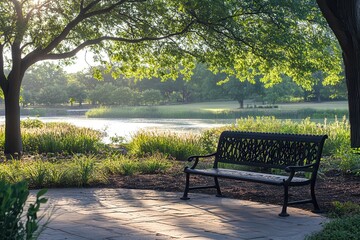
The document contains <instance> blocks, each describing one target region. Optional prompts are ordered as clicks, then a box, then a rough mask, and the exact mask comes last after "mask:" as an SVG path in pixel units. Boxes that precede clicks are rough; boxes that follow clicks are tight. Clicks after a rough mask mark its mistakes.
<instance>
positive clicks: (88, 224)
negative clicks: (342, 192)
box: [30, 188, 327, 240]
mask: <svg viewBox="0 0 360 240" xmlns="http://www.w3.org/2000/svg"><path fill="white" fill-rule="evenodd" d="M35 193H36V191H32V198H30V201H31V200H33V199H34V195H35ZM181 195H182V193H170V192H158V191H151V190H132V189H96V188H80V189H79V188H77V189H50V190H49V191H48V193H47V194H46V196H47V198H49V203H48V204H47V207H48V208H50V209H53V213H52V214H51V216H50V222H49V223H48V225H47V226H46V227H45V228H44V231H43V232H42V234H41V235H40V238H39V239H40V240H47V239H49V240H65V239H66V240H80V239H81V240H91V239H94V240H100V239H104V240H120V239H121V240H122V239H131V240H133V239H144V240H147V239H154V240H155V239H159V240H161V239H198V240H200V239H240V240H241V239H244V240H250V239H264V240H265V239H268V240H270V239H274V240H282V239H284V240H285V239H287V240H289V239H290V240H303V239H304V238H305V236H306V235H309V234H311V233H313V232H316V231H319V230H321V228H322V224H323V223H324V222H326V221H327V219H326V218H325V217H323V216H321V215H317V214H314V213H311V212H310V211H305V210H302V209H297V208H292V207H290V208H289V209H288V213H289V214H290V217H287V218H282V217H279V216H278V213H279V212H280V210H281V206H277V205H271V204H261V203H256V202H250V201H244V200H237V199H230V198H216V197H214V196H210V195H206V194H195V193H192V194H191V199H190V200H188V201H182V200H180V197H181Z"/></svg>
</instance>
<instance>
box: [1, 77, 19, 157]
mask: <svg viewBox="0 0 360 240" xmlns="http://www.w3.org/2000/svg"><path fill="white" fill-rule="evenodd" d="M16 85H17V84H10V85H9V87H8V89H7V91H5V92H4V97H5V150H4V153H5V156H7V157H8V158H16V159H19V158H21V154H22V151H23V146H22V140H21V131H20V105H19V98H20V87H19V88H17V87H16Z"/></svg>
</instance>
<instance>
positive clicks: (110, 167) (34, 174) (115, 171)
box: [0, 154, 174, 188]
mask: <svg viewBox="0 0 360 240" xmlns="http://www.w3.org/2000/svg"><path fill="white" fill-rule="evenodd" d="M173 164H174V162H173V161H170V160H169V159H168V158H166V157H164V156H162V155H160V154H157V155H153V156H150V157H147V158H134V157H131V156H124V155H110V156H107V157H102V156H95V155H79V156H69V157H68V158H64V159H61V160H59V159H57V158H56V157H54V158H51V159H49V158H44V157H43V156H41V155H37V156H35V158H33V159H24V160H12V161H7V162H3V163H0V176H1V179H3V180H5V181H6V182H10V183H15V182H19V181H21V180H27V182H28V183H29V186H30V187H31V188H43V187H46V188H48V187H71V186H75V187H82V186H88V185H97V184H102V183H106V182H108V181H109V178H110V177H111V176H112V175H134V174H156V173H161V172H166V171H167V170H169V169H170V168H171V167H172V166H173Z"/></svg>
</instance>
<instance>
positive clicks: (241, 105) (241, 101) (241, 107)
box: [237, 99, 244, 109]
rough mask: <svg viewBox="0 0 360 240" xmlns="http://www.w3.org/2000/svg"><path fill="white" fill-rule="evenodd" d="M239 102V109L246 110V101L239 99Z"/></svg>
mask: <svg viewBox="0 0 360 240" xmlns="http://www.w3.org/2000/svg"><path fill="white" fill-rule="evenodd" d="M237 101H238V103H239V105H240V106H239V108H240V109H243V108H244V99H238V100H237Z"/></svg>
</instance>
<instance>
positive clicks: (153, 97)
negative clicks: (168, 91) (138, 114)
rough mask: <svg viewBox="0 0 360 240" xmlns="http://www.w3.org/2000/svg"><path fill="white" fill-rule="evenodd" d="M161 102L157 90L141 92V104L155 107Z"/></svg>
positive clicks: (159, 93) (160, 96)
mask: <svg viewBox="0 0 360 240" xmlns="http://www.w3.org/2000/svg"><path fill="white" fill-rule="evenodd" d="M161 100H162V95H161V92H160V91H159V90H155V89H147V90H145V91H143V92H142V102H143V103H144V104H145V105H155V104H158V103H160V102H161Z"/></svg>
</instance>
